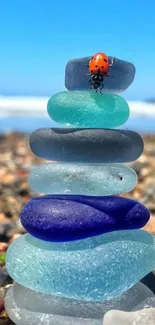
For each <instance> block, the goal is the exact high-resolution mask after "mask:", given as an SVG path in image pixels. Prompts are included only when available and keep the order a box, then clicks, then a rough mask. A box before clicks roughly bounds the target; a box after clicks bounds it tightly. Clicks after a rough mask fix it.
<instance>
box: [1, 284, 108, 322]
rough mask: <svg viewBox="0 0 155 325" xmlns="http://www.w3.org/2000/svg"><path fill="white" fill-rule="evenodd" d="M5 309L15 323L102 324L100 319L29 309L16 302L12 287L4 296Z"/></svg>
mask: <svg viewBox="0 0 155 325" xmlns="http://www.w3.org/2000/svg"><path fill="white" fill-rule="evenodd" d="M23 298H24V297H22V299H23ZM24 301H25V299H24ZM33 306H34V302H33ZM5 309H6V312H7V314H8V316H9V318H10V319H11V320H12V321H13V322H15V324H17V325H36V324H37V325H102V323H103V321H102V320H101V319H95V318H91V319H90V318H82V317H73V316H64V315H59V314H52V313H50V314H47V313H45V312H41V311H37V312H35V311H33V310H29V309H27V308H26V306H24V307H21V306H20V304H19V305H18V304H17V302H16V299H15V297H14V290H13V288H10V289H9V290H8V292H7V295H6V297H5Z"/></svg>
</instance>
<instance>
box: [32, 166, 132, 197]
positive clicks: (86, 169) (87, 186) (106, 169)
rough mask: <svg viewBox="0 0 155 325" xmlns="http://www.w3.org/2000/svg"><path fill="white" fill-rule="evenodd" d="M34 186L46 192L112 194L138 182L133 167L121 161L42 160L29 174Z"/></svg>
mask: <svg viewBox="0 0 155 325" xmlns="http://www.w3.org/2000/svg"><path fill="white" fill-rule="evenodd" d="M28 182H29V185H30V187H31V188H32V189H33V190H34V191H36V192H40V193H45V194H79V195H95V196H101V195H112V194H117V193H118V194H119V193H125V192H129V191H131V190H132V189H133V188H134V187H135V186H136V184H137V175H136V173H135V172H134V170H133V169H131V168H129V167H127V166H124V165H121V164H103V165H99V164H94V165H84V164H67V163H66V164H61V163H60V164H59V163H56V164H55V163H47V164H41V165H40V166H37V167H35V168H33V169H32V171H31V173H30V175H29V180H28Z"/></svg>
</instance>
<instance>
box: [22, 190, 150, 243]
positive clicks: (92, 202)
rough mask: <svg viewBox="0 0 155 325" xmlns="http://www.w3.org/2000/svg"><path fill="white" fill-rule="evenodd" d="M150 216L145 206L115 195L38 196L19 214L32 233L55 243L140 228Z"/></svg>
mask: <svg viewBox="0 0 155 325" xmlns="http://www.w3.org/2000/svg"><path fill="white" fill-rule="evenodd" d="M149 217H150V214H149V211H148V210H147V208H145V206H144V205H142V204H140V203H138V202H137V201H134V200H130V199H126V198H123V197H118V196H103V197H90V196H88V197H87V196H81V197H80V196H74V195H73V196H70V195H57V196H56V195H55V196H54V195H47V196H40V197H36V198H34V199H32V200H30V201H29V202H28V203H27V204H26V205H25V206H24V208H23V210H22V212H21V214H20V219H21V223H22V225H23V226H24V228H25V229H26V230H27V231H28V232H29V233H30V234H31V235H32V236H35V237H37V238H40V239H42V240H47V241H55V242H62V241H72V240H77V239H82V238H87V237H91V236H97V235H100V234H103V233H106V232H110V231H116V230H123V229H135V228H142V227H143V226H144V225H145V224H146V223H147V222H148V220H149Z"/></svg>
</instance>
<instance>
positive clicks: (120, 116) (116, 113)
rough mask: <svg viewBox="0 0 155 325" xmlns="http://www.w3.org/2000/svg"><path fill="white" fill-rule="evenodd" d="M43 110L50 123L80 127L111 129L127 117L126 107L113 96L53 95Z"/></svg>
mask: <svg viewBox="0 0 155 325" xmlns="http://www.w3.org/2000/svg"><path fill="white" fill-rule="evenodd" d="M47 111H48V114H49V116H50V117H51V119H52V120H54V121H55V122H57V123H61V124H67V125H68V126H69V125H70V126H73V127H74V126H75V127H79V128H80V127H81V128H115V127H117V126H120V125H123V124H124V123H125V122H126V121H127V120H128V118H129V113H130V112H129V106H128V104H127V102H126V101H125V99H124V98H122V97H120V96H119V95H116V94H109V93H105V94H100V93H96V92H92V91H71V92H69V91H64V92H61V93H57V94H55V95H53V96H52V97H51V98H50V100H49V101H48V105H47Z"/></svg>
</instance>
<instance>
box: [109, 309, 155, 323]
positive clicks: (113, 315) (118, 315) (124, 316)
mask: <svg viewBox="0 0 155 325" xmlns="http://www.w3.org/2000/svg"><path fill="white" fill-rule="evenodd" d="M103 324H104V325H154V324H155V308H148V309H141V310H138V311H135V312H130V313H129V312H124V311H119V310H111V311H108V313H107V314H106V315H105V316H104V320H103Z"/></svg>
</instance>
